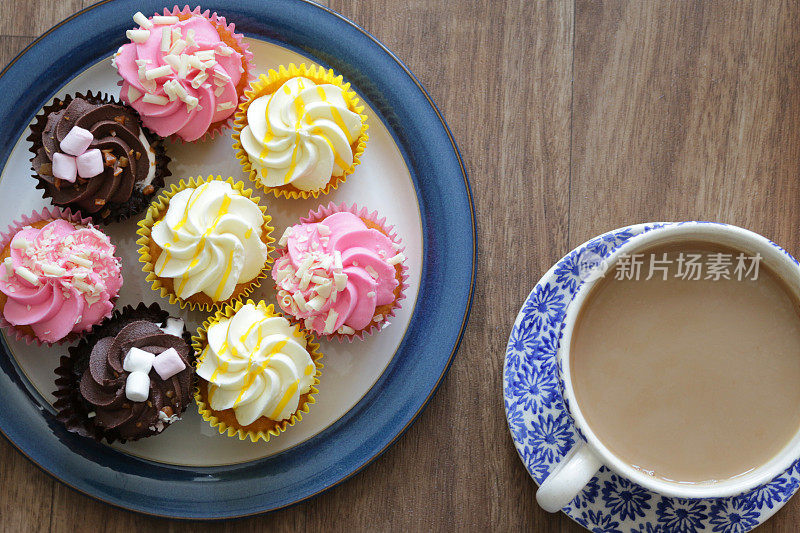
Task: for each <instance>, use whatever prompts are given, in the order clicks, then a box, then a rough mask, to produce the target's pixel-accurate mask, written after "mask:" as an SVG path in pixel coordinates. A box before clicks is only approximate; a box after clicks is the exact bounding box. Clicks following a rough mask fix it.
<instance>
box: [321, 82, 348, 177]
mask: <svg viewBox="0 0 800 533" xmlns="http://www.w3.org/2000/svg"><path fill="white" fill-rule="evenodd" d="M317 94H318V95H319V97H320V99H321V100H322V101H323V102H325V103H326V104H330V105H329V106H328V109H330V112H331V117H333V121H334V122H335V123H336V125H337V126H339V128H340V129H341V130H342V131H343V132H344V136H345V137H346V138H347V144H353V139H351V138H350V132H349V131H348V130H347V126H345V124H344V120H342V115H341V114H339V110H338V109H336V107H334V105H333V104H331V103H330V102H328V97H327V96H326V95H325V89H324V88H322V87H320V86H319V85H318V86H317ZM342 168H346V167H342Z"/></svg>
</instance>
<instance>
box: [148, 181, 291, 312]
mask: <svg viewBox="0 0 800 533" xmlns="http://www.w3.org/2000/svg"><path fill="white" fill-rule="evenodd" d="M210 181H224V182H227V183H229V184H230V185H231V187H233V189H234V190H235V191H238V192H239V193H240V194H241V195H242V196H244V197H246V198H249V199H250V200H252V201H253V202H254V203H255V204H256V205H258V208H259V209H260V210H261V213H262V214H263V215H264V225H263V226H262V228H263V230H264V237H263V238H262V241H263V242H264V243H265V244H266V245H267V260H266V262H265V263H264V267H263V268H262V269H261V272H260V273H259V274H258V276H256V277H255V278H253V280H251V281H250V282H249V284H248V286H247V287H246V288H245V289H244V290H243V291H242V292H241V293H240V294H239V295H238V296H237V297H236V298H233V299H228V300H225V301H222V302H214V303H213V304H203V303H197V302H189V301H186V300H184V299H182V298H180V297H178V296H177V295H176V294H175V293H174V292H172V291H170V290H169V289H168V288H167V287H164V286H163V284H162V283H161V280H160V278H159V277H158V276H157V275H156V273H155V265H154V261H153V259H152V258H151V256H150V247H149V244H150V239H151V233H152V230H153V224H155V222H156V220H159V219H160V218H162V216H163V215H164V214H165V213H166V211H167V208H169V202H170V200H171V199H172V197H173V196H175V195H176V194H178V193H179V192H180V191H182V190H184V189H187V188H197V187H199V186H201V185H203V184H204V183H208V182H210ZM259 200H260V198H259V197H258V196H253V190H252V189H245V188H244V183H242V182H237V181H234V179H233V178H230V177H229V178H227V179H223V178H222V176H213V175H210V176H208V177H207V178H203V177H202V176H199V177H196V178H190V179H189V180H188V181H187V180H180V182H179V183H178V184H177V185H172V188H171V189H170V190H169V191H167V192H162V194H161V195H160V196H159V197H158V198H156V199H155V200H154V201H153V203H152V204H150V207H149V208H148V210H147V214H146V215H145V217H144V219H142V220H140V221H139V224H138V225H139V229H137V230H136V233H137V235H139V236H140V237H139V239H138V240H137V241H136V244H138V245H139V246H140V248H139V262H140V263H141V264H142V271H143V272H145V273H146V274H147V278H146V280H147V281H148V282H150V285H151V287H152V289H153V290H154V291H156V292H158V293H160V294H161V297H162V298H169V303H171V304H178V305H180V307H181V309H185V308H186V307H187V306H188V307H189V309H191V310H192V311H195V310H200V311H213V310H215V309H219V308H221V307H223V306H225V305H228V304H233V303H236V302H241V301H242V300H243V299H244V298H247V296H249V295H250V293H252V292H253V291H254V290H255V289H256V288H257V287H259V286H260V285H261V282H262V280H264V279H266V278H267V276H268V270H269V265H270V264H271V263H272V252H273V251H274V250H275V247H274V246H273V243H274V242H275V239H274V238H273V237H272V232H273V230H274V229H275V228H273V227H272V226H270V225H269V224H270V222H271V221H272V217H271V216H269V215H268V214H267V208H266V207H264V206H263V205H260V204H259V203H258V201H259Z"/></svg>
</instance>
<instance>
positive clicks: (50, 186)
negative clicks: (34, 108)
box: [33, 96, 156, 213]
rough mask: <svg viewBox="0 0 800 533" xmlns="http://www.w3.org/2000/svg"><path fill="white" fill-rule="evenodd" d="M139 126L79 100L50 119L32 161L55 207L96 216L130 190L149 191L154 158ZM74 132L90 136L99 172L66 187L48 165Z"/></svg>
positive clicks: (133, 118) (114, 109)
mask: <svg viewBox="0 0 800 533" xmlns="http://www.w3.org/2000/svg"><path fill="white" fill-rule="evenodd" d="M139 124H140V122H139V117H138V116H137V115H136V113H135V112H134V111H133V110H131V109H130V108H127V107H125V106H122V105H119V104H114V103H92V102H90V101H89V100H87V99H85V98H82V97H80V96H78V97H75V98H74V99H72V101H71V102H69V105H67V107H66V108H64V109H61V110H58V111H55V112H52V113H50V114H49V115H48V116H47V123H46V125H45V127H44V129H43V130H42V134H41V146H40V147H39V148H38V150H37V152H36V156H35V157H34V159H33V170H34V171H35V172H36V174H37V175H38V177H39V179H40V180H41V182H42V183H43V185H44V187H45V189H46V191H47V194H48V195H49V196H51V197H52V199H53V203H54V204H56V205H60V206H66V205H71V206H75V207H77V208H79V209H80V210H81V211H83V212H84V213H96V212H98V211H100V210H101V209H103V207H104V206H106V205H109V204H122V203H124V202H127V201H128V200H129V199H130V198H131V195H132V194H133V191H134V187H138V188H139V189H140V190H141V189H143V188H146V187H147V186H148V185H150V183H151V182H152V181H153V178H154V176H155V171H156V154H155V152H154V151H153V149H152V148H151V146H150V141H149V140H148V138H147V137H146V135H145V133H144V130H143V129H142V128H141V127H140V125H139ZM74 126H80V127H81V128H83V129H86V130H89V131H90V132H91V133H92V135H93V136H94V140H93V141H92V143H91V145H90V146H89V148H90V149H91V148H98V149H99V150H100V151H101V152H102V153H103V172H101V173H100V174H98V175H97V176H94V177H92V178H78V179H77V180H76V181H75V183H69V182H66V181H63V180H60V179H58V178H56V177H54V176H53V174H52V160H53V155H54V154H55V153H57V152H59V151H60V143H61V141H63V140H64V137H66V135H67V133H69V132H70V130H71V129H72V128H73V127H74ZM34 142H35V141H34ZM145 194H147V191H145Z"/></svg>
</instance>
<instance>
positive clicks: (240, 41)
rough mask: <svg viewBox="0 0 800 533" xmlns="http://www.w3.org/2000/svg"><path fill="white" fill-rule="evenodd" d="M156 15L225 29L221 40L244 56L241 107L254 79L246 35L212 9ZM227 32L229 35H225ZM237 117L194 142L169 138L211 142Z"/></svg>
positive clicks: (218, 124)
mask: <svg viewBox="0 0 800 533" xmlns="http://www.w3.org/2000/svg"><path fill="white" fill-rule="evenodd" d="M154 15H156V16H161V15H164V16H175V17H179V18H181V20H184V19H187V18H189V17H190V16H198V17H203V18H205V19H208V21H209V22H211V23H212V24H213V25H214V26H215V27H216V28H217V31H218V32H219V30H220V29H223V30H224V31H223V32H222V33H221V34H220V39H222V41H223V42H224V43H225V44H227V45H229V46H230V45H233V44H235V48H236V49H237V51H239V52H240V53H241V54H242V55H244V63H245V66H244V73H243V74H242V80H243V81H240V82H239V83H240V85H239V86H237V93H240V95H239V105H241V104H242V103H244V101H245V99H246V97H245V90H246V87H247V86H248V84H249V83H250V82H251V81H252V80H253V78H254V76H253V68H254V63H253V52H251V51H250V45H249V44H247V43H246V42H244V35H242V34H241V33H236V31H235V30H236V25H235V24H234V23H233V22H230V23H229V22H228V21H227V20H225V17H223V16H222V15H218V14H217V13H216V12H214V13H211V10H210V9H206V10H205V11H203V10H202V9H201V8H200V6H197V7H195V8H194V9H192V8H191V7H189V6H188V5H186V6H184V7H183V8H182V9H181V8H180V7H178V6H177V5H176V6H174V7H173V8H172V9H171V10H170V9H169V8H167V7H165V8H164V12H163V13H158V12H156V13H155V14H154ZM226 32H227V35H225V33H226ZM117 84H118V85H120V86H121V85H122V80H120V81H119V82H117ZM235 116H236V113H231V115H230V116H229V117H228V118H226V119H225V120H222V121H220V122H215V123H214V124H211V126H209V128H208V131H206V132H205V133H204V134H203V136H202V137H200V138H199V139H195V140H194V141H184V140H183V139H181V138H180V137H179V136H177V135H170V136H169V137H168V138H169V139H170V140H171V141H174V142H180V143H181V144H187V143H188V144H193V143H196V142H204V141H210V140H212V139H214V137H216V136H217V135H223V131H225V130H226V129H230V128H232V127H233V121H234V117H235Z"/></svg>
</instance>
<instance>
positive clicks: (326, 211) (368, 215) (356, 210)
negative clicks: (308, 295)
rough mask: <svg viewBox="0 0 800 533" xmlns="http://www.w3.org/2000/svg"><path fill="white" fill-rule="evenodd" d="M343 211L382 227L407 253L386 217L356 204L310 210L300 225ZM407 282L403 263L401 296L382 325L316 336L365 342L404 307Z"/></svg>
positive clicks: (288, 316)
mask: <svg viewBox="0 0 800 533" xmlns="http://www.w3.org/2000/svg"><path fill="white" fill-rule="evenodd" d="M343 211H348V212H350V213H353V214H354V215H356V216H357V217H359V218H362V219H366V220H370V221H372V222H374V223H375V224H377V225H378V226H380V227H381V229H383V231H384V233H386V235H387V236H388V237H389V239H390V240H391V241H392V243H394V244H396V245H397V251H398V252H404V251H405V249H406V248H405V246H403V241H402V240H401V239H400V237H399V236H398V235H397V232H396V231H395V229H394V226H387V225H386V217H380V215H378V212H377V211H372V212H370V211H369V210H368V209H367V208H366V207H359V206H358V205H356V204H353V205H350V206H348V205H347V204H345V203H342V204H341V205H336V204H334V203H333V202H331V203H329V204H328V205H327V206H325V205H321V206H319V207H318V208H317V210H316V211H315V210H313V209H312V210H310V211H309V212H308V215H307V216H305V217H302V218H301V219H300V223H304V224H307V223H311V222H320V221H321V220H323V219H324V218H326V217H329V216H330V215H332V214H334V213H341V212H343ZM273 264H274V263H273ZM407 282H408V267H407V266H406V264H405V261H404V262H403V263H402V269H401V273H400V294H398V296H397V298H396V299H395V301H394V305H393V306H392V308H391V310H390V311H389V312H388V313H387V314H386V316H385V317H384V320H382V321H381V322H380V323H376V322H371V323H370V325H369V327H368V328H367V329H363V330H361V331H359V332H357V333H352V334H350V335H345V334H343V333H330V334H328V335H320V334H317V333H316V332H315V333H314V334H315V335H317V336H318V337H324V338H326V339H334V338H335V339H338V340H339V342H343V341H345V340H347V341H349V342H353V340H354V339H356V338H358V339H359V340H363V339H364V337H365V336H368V335H372V334H373V333H374V332H375V331H376V330H377V331H380V330H381V329H383V327H384V326H385V325H386V324H387V322H388V320H389V319H390V318H392V317H394V316H395V312H396V311H397V310H399V309H400V308H401V307H402V304H401V303H400V302H401V300H403V299H404V298H405V297H406V295H405V291H406V289H407V288H408V283H407ZM286 317H287V318H289V319H290V320H291V319H293V318H294V317H292V316H291V315H289V314H288V313H286ZM294 322H295V323H296V322H302V321H301V320H297V319H294Z"/></svg>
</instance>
